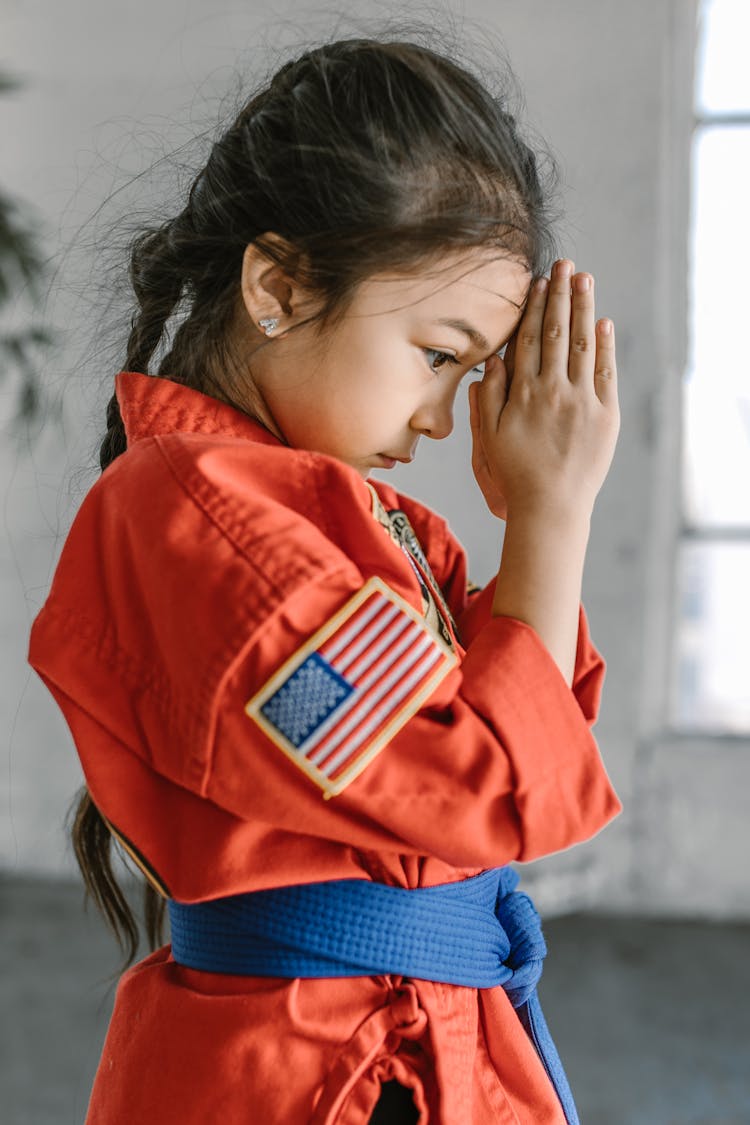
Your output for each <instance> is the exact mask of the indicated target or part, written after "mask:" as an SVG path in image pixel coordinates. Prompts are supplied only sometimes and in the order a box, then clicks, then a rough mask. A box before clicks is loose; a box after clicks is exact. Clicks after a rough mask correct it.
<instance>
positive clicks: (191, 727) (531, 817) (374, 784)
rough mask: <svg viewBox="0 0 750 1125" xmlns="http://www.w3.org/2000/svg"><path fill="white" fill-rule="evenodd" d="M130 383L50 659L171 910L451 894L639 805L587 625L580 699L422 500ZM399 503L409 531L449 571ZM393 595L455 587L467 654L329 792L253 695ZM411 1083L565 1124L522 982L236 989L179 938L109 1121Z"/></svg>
mask: <svg viewBox="0 0 750 1125" xmlns="http://www.w3.org/2000/svg"><path fill="white" fill-rule="evenodd" d="M116 387H117V395H118V399H119V402H120V409H121V412H122V416H123V420H124V423H125V427H126V431H127V437H128V451H127V452H126V453H125V454H124V455H123V456H121V457H119V458H117V460H116V461H114V462H113V464H112V465H111V466H110V467H109V468H108V469H107V470H106V471H105V472H104V473H103V474H102V476H101V478H100V479H99V480H98V481H97V482H96V483H95V485H94V486H93V488H92V489H91V490H90V492H89V493H88V495H87V496H86V498H85V500H84V502H83V504H82V506H81V508H80V511H79V512H78V515H77V517H76V519H75V521H74V524H73V527H72V529H71V531H70V534H69V536H68V539H67V541H66V543H65V547H64V549H63V552H62V557H61V559H60V562H59V565H58V567H57V570H56V573H55V576H54V580H53V583H52V588H51V591H50V594H49V597H48V599H47V601H46V603H45V605H44V607H43V609H42V610H41V612H40V613H39V615H38V617H37V619H36V621H35V622H34V626H33V629H32V634H31V645H30V656H29V659H30V662H31V664H32V665H33V666H34V668H35V669H36V670H37V671H38V673H39V674H40V676H41V677H42V678H43V680H44V681H45V683H46V684H47V686H48V687H49V689H50V691H51V692H52V694H53V695H54V697H55V699H56V700H57V702H58V704H59V706H60V708H61V709H62V711H63V713H64V715H65V718H66V720H67V722H68V724H69V726H70V729H71V732H72V734H73V738H74V740H75V743H76V746H77V749H78V752H79V754H80V758H81V762H82V764H83V769H84V772H85V775H86V780H87V784H88V786H89V789H90V791H91V794H92V796H93V798H94V800H95V802H96V804H97V806H98V807H99V809H100V810H101V812H102V813H103V814H104V815H105V816H106V817H107V819H108V820H109V822H110V823H111V825H112V826H113V828H114V829H115V830H116V832H117V833H118V835H119V836H120V837H121V838H122V840H123V841H124V842H125V844H126V846H127V847H128V848H129V849H130V851H131V854H132V855H133V856H134V858H136V860H137V862H138V863H139V864H140V866H141V867H142V868H143V869H144V871H146V872H147V873H148V875H149V877H150V878H151V880H152V882H153V883H154V885H156V886H157V887H158V888H160V889H161V890H162V891H163V893H165V894H167V895H169V896H172V897H174V898H176V899H178V900H183V901H188V902H190V901H199V900H204V899H210V898H216V897H219V896H224V895H230V894H237V893H240V892H243V891H252V890H258V889H262V888H266V887H275V886H283V885H288V884H293V883H304V882H314V881H321V880H330V879H345V878H358V879H362V878H367V879H373V880H376V881H380V882H384V883H388V884H391V885H395V886H400V887H417V886H430V885H433V884H437V883H448V882H452V881H454V880H458V879H463V878H465V877H467V876H469V875H473V874H476V873H478V872H479V871H481V870H482V869H484V868H486V867H495V866H500V865H503V864H506V863H508V862H509V861H512V860H521V861H528V860H533V859H535V858H537V857H539V856H544V855H548V854H550V853H551V852H555V851H558V850H560V849H562V848H567V847H570V846H571V845H573V844H576V843H578V842H580V841H583V840H586V839H588V838H590V837H591V836H592V835H594V834H595V833H596V832H597V831H599V829H601V828H602V827H603V826H604V825H605V824H606V823H607V822H608V821H609V820H610V819H611V818H612V817H613V816H615V815H616V814H617V813H618V812H619V810H620V804H619V801H618V799H617V797H616V795H615V793H614V791H613V789H612V786H611V784H610V782H609V779H608V777H607V774H606V772H605V770H604V767H603V765H602V762H601V759H600V756H599V751H598V748H597V744H596V741H595V739H594V736H593V735H592V733H591V729H590V728H591V725H592V724H593V723H594V722H595V720H596V716H597V711H598V705H599V697H600V692H601V685H602V680H603V676H604V662H603V661H602V659H601V657H600V655H599V654H598V653H597V651H596V650H595V648H594V647H593V645H592V643H591V641H590V639H589V635H588V629H587V623H586V616H585V613H584V611H583V607H581V610H580V628H579V639H578V650H577V656H576V668H575V676H574V681H573V685H572V689H571V688H569V687H568V685H567V684H566V683H565V680H564V678H563V676H562V674H561V672H560V670H559V668H558V666H557V664H556V663H555V661H554V660H553V659H552V657H551V655H550V654H549V652H548V650H547V649H546V648H545V646H544V644H543V643H542V642H541V640H540V638H539V636H538V635H537V634H536V632H535V631H534V630H533V629H532V628H531V627H530V626H529V625H527V624H525V623H523V622H521V621H518V620H516V619H514V618H510V617H494V618H493V617H491V615H490V608H491V601H492V584H490V586H488V587H487V588H486V589H485V590H484V591H483V592H481V593H474V594H469V593H468V590H467V576H466V562H465V557H464V553H463V551H462V549H461V547H460V545H459V544H458V543H457V541H456V540H455V539H454V537H453V536H452V534H451V533H450V531H449V529H448V526H447V524H446V523H445V522H444V521H443V520H442V519H441V518H439V517H438V516H436V515H435V514H434V513H432V512H431V511H429V510H428V509H427V508H425V507H424V506H422V505H421V504H419V503H417V502H416V501H415V500H411V499H409V498H407V497H406V496H403V495H400V494H398V493H396V492H395V491H394V489H393V488H391V487H389V486H388V485H386V484H383V483H381V482H379V481H377V482H373V484H374V488H373V486H372V485H371V484H370V483H369V482H365V481H364V480H362V478H361V477H360V476H359V474H358V473H357V472H356V471H355V470H354V469H352V468H350V467H348V466H347V465H344V464H343V463H341V462H339V461H337V460H335V459H333V458H331V457H328V456H325V455H323V454H317V453H311V452H308V451H304V450H295V449H290V448H288V447H286V446H284V445H282V444H281V443H280V442H279V441H278V440H277V439H276V438H275V437H273V436H272V435H270V434H269V433H268V432H267V431H266V430H265V429H263V428H262V427H261V426H260V425H258V424H257V423H255V422H253V421H252V420H250V419H249V418H248V417H247V416H245V415H244V414H242V413H240V412H239V411H236V410H235V409H233V408H232V407H229V406H227V405H225V404H222V403H220V402H218V401H216V400H214V399H212V398H209V397H207V396H204V395H202V394H199V393H198V392H196V391H193V390H189V389H187V388H185V387H183V386H181V385H179V384H177V383H174V382H171V381H168V380H162V379H155V378H153V377H148V376H145V375H140V374H134V373H121V374H120V375H118V376H117V380H116ZM378 500H379V501H380V503H378ZM383 508H385V509H387V510H388V511H392V510H395V509H398V510H399V511H400V512H401V513H404V514H405V517H406V518H407V519H408V521H409V523H410V525H411V527H412V528H413V530H414V532H415V533H416V536H417V538H418V540H419V542H420V543H421V546H422V548H423V549H424V552H425V554H426V556H427V560H428V562H429V568H431V572H432V575H430V574H429V572H428V571H427V570H425V571H423V573H422V574H421V575H420V573H419V570H420V568H419V567H415V566H414V563H413V561H412V560H411V559H410V558H409V557H408V555H407V552H406V551H405V550H403V549H402V548H401V547H400V546H399V545H398V543H397V542H395V541H394V536H393V535H391V534H389V533H388V531H387V530H386V528H385V527H384V526H383V522H386V523H387V522H388V520H387V517H386V518H385V520H384V518H383V511H382V509H383ZM375 509H377V511H374V510H375ZM374 515H378V516H379V518H374ZM400 519H401V524H402V525H404V523H405V521H404V520H403V518H402V517H400ZM381 521H382V522H381ZM432 576H434V583H435V586H436V587H437V586H439V587H440V589H439V590H438V589H435V590H434V594H435V597H434V598H433V597H432V593H431V587H430V583H429V581H425V578H426V579H428V580H429V578H430V577H432ZM376 577H377V578H378V579H380V580H381V581H382V582H383V583H384V584H385V588H386V590H387V591H388V592H389V596H391V597H392V598H393V603H394V605H395V607H396V608H395V609H394V610H393V612H394V613H402V614H406V616H409V615H411V617H413V618H415V619H416V620H417V622H418V624H417V626H415V628H418V629H420V630H426V629H427V627H426V626H424V624H423V623H422V622H423V618H424V615H427V616H428V617H430V618H431V621H430V626H429V627H430V629H432V628H434V627H435V618H436V616H437V615H436V605H437V603H439V600H440V596H441V594H442V595H443V597H444V599H445V602H446V603H447V607H446V608H445V609H443V610H442V618H443V619H444V620H445V622H446V624H445V625H444V626H443V632H444V633H445V630H446V628H447V627H449V626H450V618H451V617H452V619H453V622H454V624H455V630H453V633H454V641H453V647H454V656H452V657H450V659H449V658H446V659H445V661H444V662H442V663H441V664H440V666H439V668H438V673H437V677H436V678H434V680H433V682H432V683H431V684H428V688H429V692H428V694H427V695H426V697H424V698H422V699H419V698H418V697H414V698H412V699H411V700H410V701H407V704H406V705H399V706H398V707H394V708H392V712H393V714H392V716H391V718H392V722H391V725H390V727H388V728H387V729H386V734H385V735H382V737H380V738H379V742H378V741H377V740H376V741H375V742H373V743H372V745H371V746H370V749H369V750H368V751H367V753H366V754H364V755H363V756H361V757H359V758H358V757H357V754H355V755H354V757H353V759H352V760H353V761H354V763H355V768H352V769H351V770H350V772H349V773H348V774H347V773H346V771H345V772H344V774H343V775H342V777H343V780H342V781H341V783H340V785H339V786H338V789H337V791H336V792H334V793H333V794H331V792H328V791H326V789H325V784H326V783H325V781H322V780H321V777H320V776H318V774H317V773H316V769H313V768H307V767H302V766H301V765H300V762H299V761H298V760H295V756H294V754H293V753H290V751H289V746H288V745H286V743H285V738H284V736H282V735H279V736H278V737H276V736H274V734H273V730H272V729H271V728H269V727H268V726H267V724H266V725H265V726H264V724H263V723H262V721H261V720H259V719H258V715H257V711H256V712H255V713H253V710H252V708H248V707H247V705H248V702H249V701H250V700H251V699H252V698H253V697H254V696H256V695H257V693H258V691H259V690H260V689H261V688H265V687H266V686H267V685H269V684H273V683H275V682H276V681H277V680H278V678H279V676H281V679H282V681H283V680H284V676H288V673H287V672H285V671H284V669H288V668H289V667H292V666H294V664H295V660H296V659H297V655H298V653H299V651H300V650H303V652H304V651H305V646H308V647H309V645H308V642H309V639H310V638H311V637H315V636H316V635H317V634H318V631H319V630H321V628H324V630H325V629H328V630H329V631H330V629H331V628H333V627H334V625H335V623H336V622H337V621H339V620H340V617H337V615H343V619H344V620H346V618H347V614H348V613H349V612H350V611H349V609H348V608H347V607H348V603H349V600H350V599H351V598H352V597H354V596H356V595H357V594H358V592H359V591H360V590H361V589H362V587H363V586H364V585H365V584H366V583H367V582H368V581H369V580H370V579H372V578H376ZM420 578H421V581H420ZM423 587H427V589H426V590H425V589H424V588H423ZM401 599H403V600H401ZM342 607H344V608H343V610H342ZM438 609H439V606H438ZM448 611H450V612H448ZM331 622H333V624H332V625H329V623H331ZM431 635H432V634H431ZM450 644H451V642H450V639H449V640H448V643H447V645H446V647H445V652H448V650H449V647H450ZM442 651H443V650H442V649H441V652H442ZM445 652H444V654H445ZM290 661H291V663H290ZM269 730H270V733H269ZM357 753H359V751H358V752H357ZM321 768H323V767H321ZM563 1053H564V1052H563ZM389 1077H395V1078H397V1079H399V1080H400V1081H401V1082H403V1083H404V1084H406V1085H409V1086H411V1087H412V1088H413V1089H414V1092H415V1093H414V1096H415V1100H416V1102H417V1104H418V1106H419V1107H420V1108H421V1109H422V1111H423V1118H422V1119H423V1120H424V1121H426V1120H427V1114H428V1113H429V1121H430V1122H431V1123H432V1122H445V1123H446V1125H470V1123H471V1125H480V1123H485V1122H487V1123H489V1122H490V1121H491V1122H493V1123H496V1125H497V1123H498V1122H516V1123H517V1122H522V1123H524V1125H526V1123H528V1125H531V1123H533V1125H547V1123H549V1125H553V1123H555V1125H558V1123H562V1122H563V1120H564V1119H563V1116H562V1113H561V1110H560V1107H559V1104H558V1102H557V1099H556V1096H555V1093H554V1090H553V1089H552V1086H551V1085H550V1082H549V1080H548V1078H547V1076H546V1074H545V1071H544V1069H543V1067H542V1065H541V1063H540V1061H539V1059H538V1057H537V1055H536V1053H535V1051H534V1048H533V1047H532V1045H531V1043H530V1041H529V1039H528V1038H527V1036H526V1034H525V1032H524V1031H523V1029H522V1027H521V1025H520V1023H519V1021H518V1018H517V1016H516V1013H515V1011H514V1009H513V1008H512V1007H511V1005H510V1003H509V1001H508V999H507V997H506V995H505V993H504V991H503V990H502V988H492V989H484V990H481V991H477V990H475V989H470V988H465V987H459V986H453V985H442V984H434V983H429V982H424V981H420V980H405V979H401V978H396V977H388V976H382V977H368V978H353V979H352V978H343V979H336V980H283V979H276V978H248V977H234V976H222V975H218V974H210V973H203V972H198V971H195V970H190V969H186V968H184V967H181V966H179V965H177V964H175V962H174V961H173V960H172V959H171V954H170V948H169V946H167V947H165V948H163V949H161V950H159V951H157V952H156V953H154V954H152V955H151V956H149V957H147V958H146V959H145V960H143V961H141V962H140V963H139V964H138V965H136V966H134V967H133V968H132V969H131V970H129V971H128V972H127V973H126V974H125V975H124V977H123V978H122V980H121V982H120V985H119V988H118V993H117V1000H116V1005H115V1011H114V1014H113V1018H112V1022H111V1025H110V1029H109V1032H108V1036H107V1040H106V1043H105V1046H104V1051H103V1055H102V1060H101V1064H100V1067H99V1071H98V1075H97V1079H96V1083H95V1086H94V1091H93V1094H92V1100H91V1105H90V1111H89V1117H88V1119H87V1120H88V1121H89V1122H90V1123H91V1122H93V1123H94V1125H114V1123H117V1125H123V1123H124V1122H131V1121H139V1122H144V1123H145V1122H154V1123H156V1122H158V1123H159V1125H172V1123H174V1125H178V1123H179V1125H193V1123H194V1125H198V1123H201V1125H205V1123H206V1122H209V1121H217V1122H219V1121H220V1122H222V1125H240V1123H241V1122H242V1123H243V1125H244V1123H245V1122H247V1121H249V1120H252V1121H260V1120H263V1121H267V1122H279V1123H281V1122H283V1123H284V1125H303V1123H308V1122H316V1123H319V1125H322V1123H324V1122H326V1123H333V1122H337V1123H347V1125H349V1123H350V1125H355V1123H360V1122H365V1121H367V1119H368V1116H369V1112H370V1110H371V1108H372V1106H373V1104H374V1102H375V1101H376V1100H377V1096H378V1091H379V1085H380V1083H381V1082H382V1081H385V1080H386V1079H388V1078H389Z"/></svg>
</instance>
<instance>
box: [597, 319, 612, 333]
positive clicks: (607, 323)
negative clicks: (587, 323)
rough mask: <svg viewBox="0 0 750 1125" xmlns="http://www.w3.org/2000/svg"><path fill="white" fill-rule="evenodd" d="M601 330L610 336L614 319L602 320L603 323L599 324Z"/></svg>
mask: <svg viewBox="0 0 750 1125" xmlns="http://www.w3.org/2000/svg"><path fill="white" fill-rule="evenodd" d="M599 331H600V332H601V334H602V336H610V335H611V334H612V321H611V320H603V321H601V323H600V325H599Z"/></svg>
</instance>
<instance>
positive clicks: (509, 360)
mask: <svg viewBox="0 0 750 1125" xmlns="http://www.w3.org/2000/svg"><path fill="white" fill-rule="evenodd" d="M516 336H517V331H516V332H514V333H513V335H512V336H511V338H510V339H509V340H508V343H507V345H506V347H505V355H503V356H501V359H502V361H503V363H504V364H505V370H506V371H507V373H508V384H509V385H510V383H512V382H513V371H514V369H515V358H516Z"/></svg>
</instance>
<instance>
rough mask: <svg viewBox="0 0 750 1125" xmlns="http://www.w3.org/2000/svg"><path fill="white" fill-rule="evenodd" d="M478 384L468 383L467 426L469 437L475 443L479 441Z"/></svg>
mask: <svg viewBox="0 0 750 1125" xmlns="http://www.w3.org/2000/svg"><path fill="white" fill-rule="evenodd" d="M478 389H479V383H469V426H470V427H471V436H472V438H473V439H474V441H475V442H477V441H479V404H478V403H477V390H478Z"/></svg>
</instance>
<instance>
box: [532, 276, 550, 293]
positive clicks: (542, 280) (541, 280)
mask: <svg viewBox="0 0 750 1125" xmlns="http://www.w3.org/2000/svg"><path fill="white" fill-rule="evenodd" d="M547 284H548V283H547V278H546V277H538V278H537V279H536V281H535V282H534V292H535V293H543V292H544V290H545V289H546V288H547Z"/></svg>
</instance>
